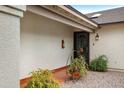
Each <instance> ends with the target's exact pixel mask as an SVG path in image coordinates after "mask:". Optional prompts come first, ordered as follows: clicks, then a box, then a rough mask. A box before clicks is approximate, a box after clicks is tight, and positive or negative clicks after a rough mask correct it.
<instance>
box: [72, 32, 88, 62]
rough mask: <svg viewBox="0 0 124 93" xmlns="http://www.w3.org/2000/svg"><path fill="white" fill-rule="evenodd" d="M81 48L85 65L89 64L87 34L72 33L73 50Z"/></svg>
mask: <svg viewBox="0 0 124 93" xmlns="http://www.w3.org/2000/svg"><path fill="white" fill-rule="evenodd" d="M80 48H83V54H82V55H83V56H84V57H85V59H86V62H87V64H89V33H87V32H74V50H79V49H80ZM74 57H76V52H74Z"/></svg>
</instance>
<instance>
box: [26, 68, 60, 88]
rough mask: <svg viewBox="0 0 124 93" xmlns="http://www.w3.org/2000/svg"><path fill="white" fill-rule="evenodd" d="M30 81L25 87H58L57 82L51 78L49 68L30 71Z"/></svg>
mask: <svg viewBox="0 0 124 93" xmlns="http://www.w3.org/2000/svg"><path fill="white" fill-rule="evenodd" d="M31 77H32V79H31V81H29V83H28V84H27V86H26V87H27V88H58V87H59V83H58V81H57V80H55V79H54V78H53V75H52V72H51V71H50V70H42V69H38V70H37V71H33V72H31Z"/></svg>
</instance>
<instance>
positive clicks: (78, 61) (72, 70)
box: [67, 56, 87, 78]
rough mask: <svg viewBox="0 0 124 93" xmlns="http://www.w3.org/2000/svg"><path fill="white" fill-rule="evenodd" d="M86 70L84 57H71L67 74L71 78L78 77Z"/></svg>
mask: <svg viewBox="0 0 124 93" xmlns="http://www.w3.org/2000/svg"><path fill="white" fill-rule="evenodd" d="M86 72H87V69H86V62H85V58H84V57H82V56H80V57H79V58H75V59H72V62H71V64H70V65H69V66H68V69H67V74H68V75H70V76H71V77H72V78H80V77H81V76H83V75H85V74H86Z"/></svg>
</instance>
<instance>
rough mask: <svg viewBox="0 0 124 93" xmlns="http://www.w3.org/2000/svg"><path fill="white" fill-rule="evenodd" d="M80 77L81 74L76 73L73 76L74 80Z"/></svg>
mask: <svg viewBox="0 0 124 93" xmlns="http://www.w3.org/2000/svg"><path fill="white" fill-rule="evenodd" d="M79 77H80V73H79V72H74V73H73V74H72V78H79Z"/></svg>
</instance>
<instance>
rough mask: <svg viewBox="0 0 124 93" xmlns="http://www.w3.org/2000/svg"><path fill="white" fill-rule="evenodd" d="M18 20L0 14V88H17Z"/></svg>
mask: <svg viewBox="0 0 124 93" xmlns="http://www.w3.org/2000/svg"><path fill="white" fill-rule="evenodd" d="M19 49H20V18H19V17H16V16H13V15H10V14H6V13H2V12H0V87H19Z"/></svg>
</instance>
